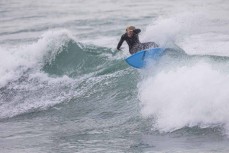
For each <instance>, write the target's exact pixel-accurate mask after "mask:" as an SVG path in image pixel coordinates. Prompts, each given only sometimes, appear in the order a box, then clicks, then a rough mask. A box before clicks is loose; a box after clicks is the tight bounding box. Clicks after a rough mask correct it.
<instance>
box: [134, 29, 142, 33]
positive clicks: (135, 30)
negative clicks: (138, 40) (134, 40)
mask: <svg viewBox="0 0 229 153" xmlns="http://www.w3.org/2000/svg"><path fill="white" fill-rule="evenodd" d="M133 31H134V33H135V34H139V33H140V32H141V29H134V30H133Z"/></svg>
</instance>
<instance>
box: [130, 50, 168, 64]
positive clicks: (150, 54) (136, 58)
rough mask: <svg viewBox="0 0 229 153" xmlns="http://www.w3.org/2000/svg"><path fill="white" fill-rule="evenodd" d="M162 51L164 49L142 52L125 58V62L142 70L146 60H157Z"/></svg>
mask: <svg viewBox="0 0 229 153" xmlns="http://www.w3.org/2000/svg"><path fill="white" fill-rule="evenodd" d="M164 50H165V49H164V48H150V49H146V50H142V51H139V52H137V53H135V54H133V55H131V56H130V57H128V58H126V59H125V61H126V62H127V63H128V64H129V65H130V66H132V67H134V68H144V67H145V66H146V64H147V63H146V61H147V60H149V59H152V60H157V59H159V57H160V56H161V55H162V54H163V52H164Z"/></svg>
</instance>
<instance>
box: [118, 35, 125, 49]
mask: <svg viewBox="0 0 229 153" xmlns="http://www.w3.org/2000/svg"><path fill="white" fill-rule="evenodd" d="M124 40H125V35H122V37H121V39H120V40H119V43H118V46H117V49H118V50H120V47H121V46H122V43H123V41H124Z"/></svg>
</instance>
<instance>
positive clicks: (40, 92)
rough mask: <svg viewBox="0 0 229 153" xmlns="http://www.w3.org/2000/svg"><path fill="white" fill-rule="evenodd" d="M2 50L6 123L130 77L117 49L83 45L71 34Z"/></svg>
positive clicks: (62, 33)
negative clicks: (117, 79)
mask: <svg viewBox="0 0 229 153" xmlns="http://www.w3.org/2000/svg"><path fill="white" fill-rule="evenodd" d="M1 49H2V51H3V53H4V54H5V56H2V57H1V58H2V60H0V61H1V65H2V67H1V69H0V72H1V76H2V77H1V80H0V85H1V86H0V91H1V105H0V110H1V111H0V112H1V113H0V118H9V117H13V116H16V115H20V114H24V113H28V112H34V111H39V110H46V109H48V108H50V107H52V106H54V105H56V104H60V103H64V102H69V101H70V100H71V99H74V98H76V97H81V98H83V97H84V96H86V95H88V94H92V93H93V92H95V93H97V92H101V91H99V89H97V88H99V86H103V85H105V84H109V82H111V83H114V82H115V81H113V80H112V78H116V77H118V76H119V75H125V72H122V71H124V70H125V69H126V68H127V65H126V64H125V63H124V62H123V61H122V60H121V59H120V58H118V57H116V58H113V52H112V51H111V49H107V48H102V47H96V46H93V45H90V46H87V45H83V44H82V43H79V42H77V41H75V40H74V38H73V36H71V35H70V34H69V32H68V31H66V30H61V31H50V32H47V33H45V34H44V35H43V36H42V37H41V38H40V39H39V40H38V42H37V43H33V44H31V45H25V46H21V47H19V48H7V49H3V48H1ZM15 61H16V62H15ZM122 73H123V74H122ZM99 84H100V85H99ZM106 87H107V85H106V86H105V87H104V88H101V90H102V91H106V90H107V89H106ZM96 90H97V91H96ZM107 92H108V93H109V90H108V91H106V92H105V93H104V94H106V93H107Z"/></svg>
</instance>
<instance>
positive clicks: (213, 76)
mask: <svg viewBox="0 0 229 153" xmlns="http://www.w3.org/2000/svg"><path fill="white" fill-rule="evenodd" d="M152 73H153V72H152V71H151V70H147V72H145V73H144V76H143V79H142V81H141V82H140V83H139V84H138V89H139V99H140V101H141V106H142V110H141V112H142V115H143V116H145V117H152V116H153V117H154V118H155V124H154V128H155V129H157V130H159V131H161V132H171V131H174V130H177V129H180V128H183V127H186V126H187V127H193V126H199V127H214V126H223V127H225V129H226V131H228V133H229V111H228V108H229V94H228V91H229V74H228V73H224V72H220V71H218V70H216V69H213V68H212V66H211V64H210V63H206V62H198V63H196V64H194V65H192V66H183V67H179V68H176V69H175V68H174V69H173V68H171V69H170V70H169V71H166V72H165V71H160V72H158V73H157V74H154V75H152Z"/></svg>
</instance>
